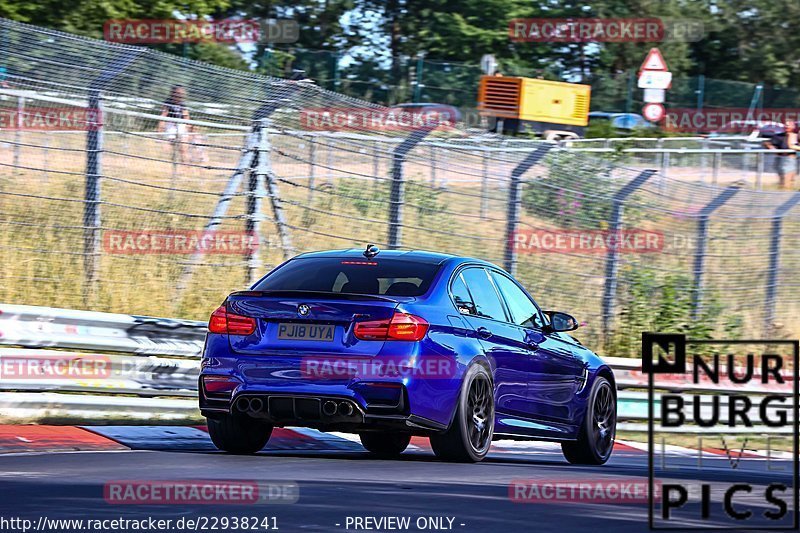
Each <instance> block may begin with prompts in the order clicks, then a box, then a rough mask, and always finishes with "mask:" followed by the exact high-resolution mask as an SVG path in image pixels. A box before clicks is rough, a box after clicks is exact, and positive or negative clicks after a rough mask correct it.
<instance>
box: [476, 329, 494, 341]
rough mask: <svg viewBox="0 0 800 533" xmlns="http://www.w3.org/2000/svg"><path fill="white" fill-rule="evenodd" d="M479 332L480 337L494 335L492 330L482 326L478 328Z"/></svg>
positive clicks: (484, 337) (485, 337) (486, 337)
mask: <svg viewBox="0 0 800 533" xmlns="http://www.w3.org/2000/svg"><path fill="white" fill-rule="evenodd" d="M477 332H478V337H480V338H481V339H488V338H489V337H491V336H492V332H491V331H489V330H488V329H486V328H484V327H482V326H481V327H479V328H478V329H477Z"/></svg>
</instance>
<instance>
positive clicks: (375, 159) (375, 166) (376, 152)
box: [372, 141, 381, 193]
mask: <svg viewBox="0 0 800 533" xmlns="http://www.w3.org/2000/svg"><path fill="white" fill-rule="evenodd" d="M380 173H381V145H380V142H379V141H375V142H374V143H373V144H372V192H373V193H376V192H378V190H379V187H380V184H381V180H380Z"/></svg>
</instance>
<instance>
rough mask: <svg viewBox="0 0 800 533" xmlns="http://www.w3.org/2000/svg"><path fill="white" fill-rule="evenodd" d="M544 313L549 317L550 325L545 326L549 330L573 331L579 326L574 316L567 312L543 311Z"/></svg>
mask: <svg viewBox="0 0 800 533" xmlns="http://www.w3.org/2000/svg"><path fill="white" fill-rule="evenodd" d="M545 314H546V315H547V316H549V317H550V326H549V327H548V328H547V329H549V330H550V331H574V330H576V329H578V326H580V324H578V321H577V320H575V317H573V316H572V315H568V314H567V313H561V312H559V311H545Z"/></svg>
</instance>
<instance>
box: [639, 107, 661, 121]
mask: <svg viewBox="0 0 800 533" xmlns="http://www.w3.org/2000/svg"><path fill="white" fill-rule="evenodd" d="M642 116H644V118H646V119H647V120H649V121H650V122H658V121H659V120H661V119H662V118H664V106H663V105H661V104H647V105H645V106H644V107H643V108H642Z"/></svg>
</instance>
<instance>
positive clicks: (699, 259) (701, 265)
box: [692, 185, 741, 320]
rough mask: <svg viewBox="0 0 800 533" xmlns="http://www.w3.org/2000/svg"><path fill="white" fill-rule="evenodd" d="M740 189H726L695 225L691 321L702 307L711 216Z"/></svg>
mask: <svg viewBox="0 0 800 533" xmlns="http://www.w3.org/2000/svg"><path fill="white" fill-rule="evenodd" d="M740 190H741V188H740V187H739V186H738V185H731V186H729V187H726V188H725V190H724V191H722V192H721V193H720V194H719V195H717V197H716V198H714V199H713V200H711V202H710V203H709V204H708V205H706V206H705V207H704V208H703V209H702V210H701V211H700V219H699V220H698V223H697V251H696V252H695V256H694V284H693V288H692V319H693V320H696V319H697V318H699V316H700V311H701V310H702V307H703V291H704V288H705V287H704V283H705V280H704V274H705V260H706V247H707V246H708V224H709V219H710V218H711V215H712V214H713V213H714V211H716V210H717V209H719V208H720V207H722V206H723V205H725V203H727V202H728V200H730V199H731V198H733V196H734V195H735V194H736V193H737V192H739V191H740Z"/></svg>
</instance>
